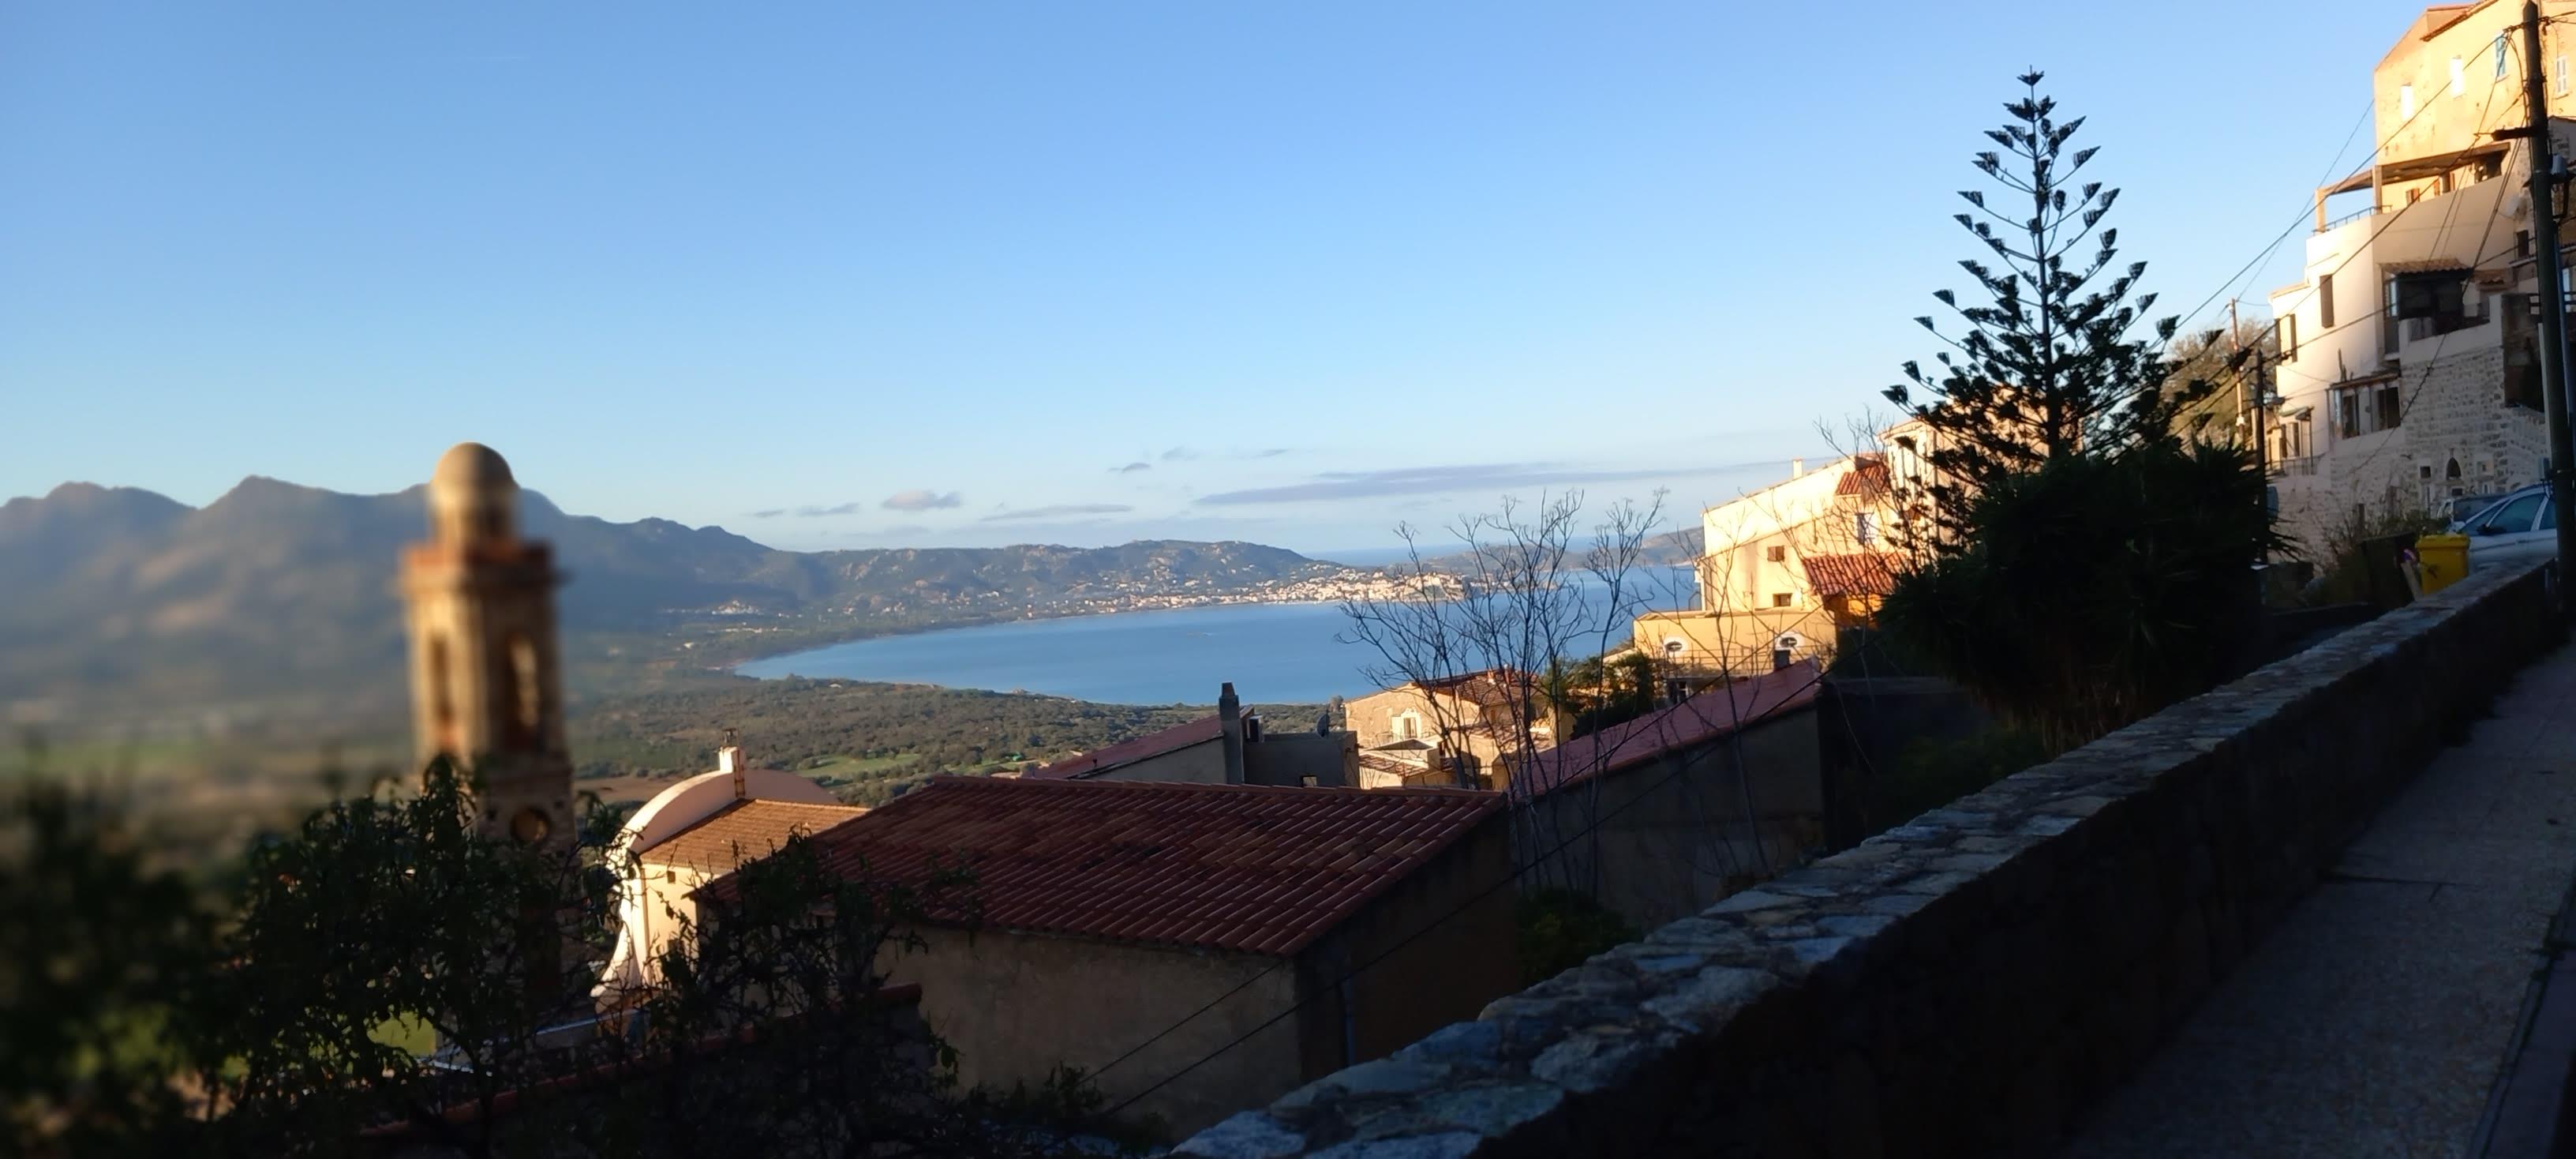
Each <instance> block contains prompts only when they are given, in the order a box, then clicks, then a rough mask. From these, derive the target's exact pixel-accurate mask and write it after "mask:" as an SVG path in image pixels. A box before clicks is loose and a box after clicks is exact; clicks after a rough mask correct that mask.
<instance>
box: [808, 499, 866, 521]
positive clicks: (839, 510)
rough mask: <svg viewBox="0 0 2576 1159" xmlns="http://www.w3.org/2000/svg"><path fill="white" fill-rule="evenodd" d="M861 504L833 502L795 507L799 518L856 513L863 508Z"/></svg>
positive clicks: (818, 517) (817, 517)
mask: <svg viewBox="0 0 2576 1159" xmlns="http://www.w3.org/2000/svg"><path fill="white" fill-rule="evenodd" d="M863 506H864V505H862V504H858V503H835V504H833V505H831V506H829V507H799V508H797V509H796V517H797V518H799V519H821V518H823V517H825V516H827V515H856V514H858V513H859V512H860V511H861V510H862V509H863Z"/></svg>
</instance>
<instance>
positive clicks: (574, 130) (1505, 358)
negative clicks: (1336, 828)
mask: <svg viewBox="0 0 2576 1159" xmlns="http://www.w3.org/2000/svg"><path fill="white" fill-rule="evenodd" d="M2419 10H2420V9H2419V7H2418V6H2416V5H2410V4H2404V3H2378V2H2373V3H2365V4H2352V3H2340V4H2333V5H2328V4H2325V3H2321V2H2312V3H2277V2H2275V3H2265V4H2243V3H2226V4H2220V3H2202V2H2197V0H2177V2H2173V3H2159V4H2126V5H2087V4H2063V3H2060V4H2048V5H2042V4H2025V3H1994V4H1987V5H1980V6H1974V7H1961V6H1956V5H1946V4H1922V3H1903V4H1886V3H1881V4H1871V3H1859V4H1851V5H1846V6H1843V7H1842V8H1840V9H1835V10H1832V11H1831V14H1830V15H1827V11H1828V10H1826V9H1821V8H1815V7H1811V6H1806V5H1784V4H1771V5H1749V4H1710V3H1706V2H1704V0H1703V2H1699V3H1673V4H1582V5H1575V4H1563V3H1547V4H1522V3H1506V2H1495V0H1484V2H1478V3H1457V4H1388V3H1347V4H1339V3H1298V4H1289V3H1205V2H1191V3H1169V4H1163V3H1156V4H1144V3H1135V4H1125V3H1117V4H1113V3H1079V4H1075V3H1028V4H1002V3H994V4H975V5H963V4H844V3H829V4H791V3H775V4H760V5H724V6H716V5H704V4H669V5H658V4H618V5H607V4H573V3H563V4H542V5H528V4H488V5H487V4H437V5H426V4H424V5H399V6H398V5H352V4H336V3H330V4H326V3H311V4H272V3H256V2H245V3H228V4H205V3H165V4H132V5H124V4H119V5H104V4H95V3H86V2H71V3H52V2H33V3H30V2H19V3H12V4H8V5H5V6H0V141H6V142H9V145H8V147H7V148H6V149H5V150H0V429H9V430H12V431H13V432H14V433H13V436H12V437H10V438H9V439H8V440H7V446H8V453H7V454H6V455H5V456H0V497H5V496H9V495H22V494H41V493H43V492H45V491H46V490H49V489H51V488H52V487H53V486H54V485H56V484H58V483H61V482H63V481H65V480H70V479H82V480H90V481H95V482H101V483H111V484H128V485H135V486H142V487H148V488H151V489H154V490H157V491H161V492H163V493H166V494H169V495H171V496H173V497H175V498H178V499H180V500H183V501H186V502H190V503H204V502H208V501H210V500H212V499H214V498H215V497H217V496H218V495H220V494H221V493H222V492H223V491H225V490H226V489H227V488H229V487H230V486H231V485H232V484H233V483H235V482H236V481H238V480H239V479H240V478H241V477H242V476H244V475H247V474H254V473H256V474H262V475H269V476H274V477H278V478H284V479H289V480H292V481H296V482H301V483H309V484H313V485H317V486H326V487H331V488H335V489H339V490H344V491H389V490H395V489H399V488H401V487H404V486H407V485H409V484H411V483H413V482H415V481H417V480H419V479H421V478H423V477H425V475H426V473H427V471H428V469H429V466H430V464H431V463H432V462H434V461H435V459H436V457H437V455H438V453H439V452H440V451H441V450H442V449H444V448H445V447H446V446H447V445H448V444H450V443H452V442H455V441H457V440H460V439H467V438H473V439H480V440H483V441H485V442H489V443H491V444H492V445H494V446H495V447H497V448H499V449H500V450H501V451H502V452H503V453H504V454H506V455H508V456H509V457H510V459H511V461H512V463H513V465H514V466H515V468H516V470H517V472H518V474H519V477H520V479H521V480H522V481H523V482H525V483H527V484H528V485H530V486H532V487H535V488H538V489H540V490H542V491H545V492H546V493H547V494H548V495H550V496H551V497H553V498H554V499H555V500H556V501H557V502H558V503H560V504H562V505H563V506H564V507H566V508H567V509H569V510H572V511H576V512H584V513H590V514H597V515H602V516H606V517H609V518H613V519H634V518H638V517H642V516H647V515H658V516H664V517H668V518H674V519H679V520H682V521H684V522H687V523H691V524H709V523H714V524H721V525H723V526H725V527H727V528H730V529H733V530H735V531H739V532H742V533H744V534H747V535H751V536H752V537H754V538H757V539H760V540H762V541H764V542H769V543H773V544H776V545H778V546H782V547H791V548H800V549H807V548H819V547H835V546H870V545H885V544H931V543H943V544H946V543H955V544H985V543H1002V542H1022V541H1031V540H1044V541H1054V542H1072V543H1103V542H1116V541H1121V540H1125V539H1130V538H1136V537H1140V536H1179V537H1189V538H1220V537H1222V538H1244V539H1254V540H1261V541H1266V542H1273V543H1280V544H1284V545H1287V546H1291V547H1297V548H1302V549H1307V550H1331V549H1336V548H1356V547H1363V546H1368V545H1373V544H1379V543H1383V542H1385V541H1387V539H1388V538H1389V534H1388V529H1389V528H1390V527H1391V526H1392V525H1393V524H1394V523H1396V522H1397V521H1399V520H1407V521H1412V522H1415V523H1418V524H1432V525H1436V524H1440V523H1442V522H1444V521H1446V520H1448V519H1450V518H1451V517H1454V516H1455V515H1457V514H1459V513H1461V512H1470V511H1483V510H1488V509H1491V508H1492V507H1493V506H1494V504H1495V501H1496V500H1497V499H1498V498H1499V497H1500V496H1502V495H1504V494H1520V495H1525V496H1526V495H1535V494H1536V493H1537V492H1538V491H1539V490H1541V489H1543V488H1562V487H1566V486H1581V487H1583V488H1585V489H1586V491H1587V493H1588V494H1589V495H1591V496H1592V497H1593V498H1594V499H1596V500H1599V499H1606V498H1610V497H1613V496H1621V495H1636V496H1641V497H1642V496H1644V495H1646V494H1648V493H1650V492H1652V491H1653V490H1655V489H1657V488H1659V487H1660V488H1667V489H1669V491H1670V493H1671V494H1670V499H1669V501H1668V502H1669V505H1670V506H1671V507H1672V508H1673V509H1674V510H1676V511H1677V512H1678V513H1680V516H1681V518H1683V519H1690V518H1694V517H1695V514H1694V513H1695V512H1696V510H1697V508H1698V507H1699V506H1701V505H1702V504H1705V503H1708V502H1713V501H1718V500H1722V499H1724V498H1727V497H1729V496H1731V495H1733V494H1735V493H1736V492H1737V491H1739V490H1740V489H1742V488H1743V487H1745V486H1747V485H1749V484H1752V483H1756V482H1759V481H1762V480H1766V479H1768V478H1770V477H1772V476H1774V475H1777V474H1778V473H1779V472H1780V471H1781V470H1783V468H1784V464H1785V460H1787V459H1788V458H1789V457H1791V456H1792V455H1799V454H1805V455H1809V456H1817V455H1821V454H1823V453H1824V452H1825V451H1826V440H1825V439H1824V437H1823V436H1821V435H1820V434H1818V433H1817V430H1816V424H1817V423H1818V421H1819V420H1826V421H1829V422H1833V423H1836V424H1837V425H1839V424H1840V423H1841V421H1842V420H1844V419H1846V418H1847V417H1849V416H1852V415H1856V414H1859V413H1860V412H1862V411H1863V410H1864V409H1866V408H1869V407H1870V406H1872V405H1873V404H1874V403H1876V402H1877V399H1876V392H1877V390H1878V389H1879V388H1880V387H1882V386H1884V385H1885V384H1886V383H1888V382H1890V381H1893V380H1894V378H1895V377H1896V374H1897V364H1898V363H1899V362H1901V361H1903V360H1905V359H1907V358H1917V357H1925V356H1928V354H1929V353H1930V352H1931V349H1932V346H1931V344H1930V339H1929V336H1928V335H1925V334H1923V333H1922V332H1921V331H1920V330H1919V329H1917V328H1916V327H1915V326H1914V325H1913V324H1912V323H1911V322H1910V321H1908V319H1910V318H1911V317H1913V316H1914V315H1916V314H1921V313H1925V312H1927V311H1929V310H1932V309H1934V308H1935V306H1934V304H1933V303H1932V302H1931V300H1930V297H1929V294H1930V292H1931V291H1932V290H1934V289H1936V288H1939V287H1943V286H1953V285H1957V284H1959V283H1960V282H1961V281H1962V275H1960V274H1959V272H1958V271H1957V269H1956V267H1955V265H1954V263H1955V262H1956V261H1957V260H1958V259H1959V258H1961V257H1965V256H1968V255H1969V252H1970V251H1969V248H1968V246H1967V245H1966V244H1963V243H1964V242H1965V240H1966V239H1964V238H1963V236H1962V235H1961V234H1960V232H1959V230H1958V229H1957V227H1956V226H1955V225H1953V224H1952V223H1951V222H1950V221H1949V215H1950V214H1951V213H1952V212H1953V206H1954V205H1955V204H1956V202H1955V200H1954V197H1953V191H1955V190H1958V189H1964V188H1971V187H1975V185H1976V184H1977V181H1978V180H1979V179H1978V178H1977V175H1976V174H1974V173H1973V172H1972V171H1971V170H1970V169H1969V168H1968V164H1967V157H1968V155H1969V154H1970V153H1971V152H1973V151H1974V150H1976V149H1978V148H1980V147H1982V145H1983V139H1982V137H1981V136H1980V135H1979V134H1980V131H1981V130H1982V129H1984V128H1986V127H1988V126H1990V125H1992V124H1994V123H1995V122H1996V121H1997V120H1999V119H2000V110H1999V103H2000V102H2002V101H2004V100H2006V99H2008V98H2010V97H2012V96H2013V95H2015V86H2014V84H2013V81H2012V77H2013V75H2014V74H2015V73H2016V72H2019V71H2020V70H2022V69H2023V68H2025V67H2029V66H2034V65H2036V66H2039V67H2042V68H2044V69H2046V70H2047V71H2048V72H2049V83H2048V88H2049V89H2050V90H2051V91H2052V92H2054V93H2055V94H2056V95H2057V96H2058V98H2059V100H2060V102H2061V104H2062V105H2063V106H2065V107H2066V108H2067V109H2068V110H2069V111H2070V112H2074V113H2079V114H2082V115H2086V116H2088V117H2090V118H2091V120H2090V121H2089V122H2088V124H2087V127H2086V129H2085V131H2084V134H2083V136H2082V138H2081V139H2080V140H2081V141H2082V142H2089V143H2090V144H2093V145H2099V146H2102V148H2103V152H2102V154H2101V155H2100V156H2099V157H2098V158H2097V159H2096V160H2095V163H2094V164H2095V167H2096V172H2097V174H2098V176H2100V177H2101V178H2103V179H2105V180H2107V181H2110V182H2111V183H2113V184H2117V185H2120V186H2122V187H2123V188H2124V190H2125V193H2124V196H2123V199H2122V201H2121V203H2120V206H2119V208H2118V210H2117V211H2116V213H2115V220H2116V223H2117V224H2118V225H2119V227H2120V230H2121V237H2122V241H2123V245H2124V256H2125V257H2133V258H2139V259H2144V260H2147V261H2148V262H2150V263H2151V269H2150V272H2149V275H2148V284H2149V288H2152V289H2156V290H2160V291H2162V292H2163V293H2164V302H2163V305H2164V306H2165V307H2166V308H2168V309H2171V310H2174V311H2180V310H2185V309H2189V308H2190V307H2191V306H2193V305H2195V304H2197V303H2198V302H2200V301H2201V300H2202V299H2203V298H2204V297H2207V296H2208V295H2209V294H2211V293H2212V292H2213V291H2215V290H2218V289H2219V288H2220V287H2221V286H2222V285H2223V284H2226V280H2227V278H2228V276H2229V275H2230V274H2231V273H2232V272H2233V271H2235V270H2236V269H2237V267H2239V266H2240V265H2242V264H2243V263H2244V262H2245V261H2246V260H2247V259H2249V258H2251V257H2253V256H2254V255H2255V254H2256V253H2258V252H2259V251H2261V250H2262V249H2263V247H2264V246H2265V245H2267V244H2268V243H2269V242H2270V241H2271V240H2272V238H2273V237H2274V236H2275V235H2276V234H2277V233H2279V232H2280V230H2281V229H2282V228H2283V227H2284V226H2285V225H2288V224H2289V223H2290V222H2291V221H2292V220H2293V219H2295V218H2297V217H2299V216H2300V214H2301V213H2302V211H2303V210H2304V208H2305V205H2306V199H2307V197H2308V192H2307V191H2308V190H2309V189H2310V188H2311V187H2312V186H2314V185H2315V184H2316V183H2317V181H2318V179H2319V178H2320V176H2321V175H2323V174H2324V172H2325V171H2326V168H2327V166H2328V164H2329V162H2330V161H2331V160H2332V159H2333V158H2334V157H2335V155H2336V150H2337V147H2338V145H2340V144H2341V143H2343V142H2344V141H2345V139H2346V137H2347V134H2348V133H2350V131H2351V130H2352V129H2353V127H2354V125H2355V124H2356V123H2357V121H2358V119H2359V117H2360V116H2361V115H2362V112H2363V110H2364V108H2365V106H2366V104H2367V101H2368V96H2369V87H2368V86H2369V69H2370V66H2371V65H2372V63H2374V62H2375V61H2376V60H2377V59H2378V58H2379V56H2380V55H2381V54H2382V53H2383V52H2384V51H2386V49H2387V48H2388V46H2389V44H2390V43H2391V42H2393V40H2394V39H2395V37H2396V36H2397V35H2398V34H2399V33H2400V32H2401V31H2402V30H2403V29H2404V28H2405V26H2406V24H2407V23H2408V21H2409V20H2410V19H2411V18H2412V16H2413V14H2414V13H2416V12H2417V11H2419ZM2367 137H2368V134H2367V130H2365V131H2364V133H2363V135H2362V138H2361V139H2360V140H2358V141H2356V142H2354V144H2353V146H2352V148H2351V149H2350V150H2348V151H2346V152H2345V153H2344V155H2343V161H2342V165H2341V168H2344V169H2349V168H2350V167H2351V166H2352V165H2354V164H2355V163H2357V162H2358V161H2359V160H2360V159H2361V157H2362V155H2363V153H2364V152H2365V151H2366V150H2367V148H2368V146H2369V142H2368V139H2367ZM2297 246H2298V239H2297V238H2296V237H2293V238H2292V239H2291V240H2290V241H2289V242H2288V243H2286V244H2285V245H2283V246H2282V247H2281V249H2280V250H2279V251H2278V252H2276V253H2275V254H2274V256H2273V258H2272V260H2271V261H2270V262H2269V263H2268V264H2267V265H2266V266H2265V268H2262V269H2258V270H2256V271H2255V272H2254V273H2253V274H2251V275H2248V276H2247V277H2246V279H2245V280H2244V282H2243V283H2241V284H2242V285H2244V286H2247V287H2250V289H2248V290H2247V292H2248V293H2250V294H2251V295H2252V296H2254V297H2255V298H2257V299H2259V298H2260V296H2261V293H2262V291H2263V290H2264V289H2266V288H2268V287H2270V286H2272V285H2274V284H2276V283H2278V282H2281V281H2286V280H2289V279H2291V278H2293V277H2295V276H2296V275H2295V273H2294V271H2295V268H2296V262H2297V252H2296V251H2297ZM2160 312H2162V311H2160ZM1879 405H1882V406H1883V404H1879Z"/></svg>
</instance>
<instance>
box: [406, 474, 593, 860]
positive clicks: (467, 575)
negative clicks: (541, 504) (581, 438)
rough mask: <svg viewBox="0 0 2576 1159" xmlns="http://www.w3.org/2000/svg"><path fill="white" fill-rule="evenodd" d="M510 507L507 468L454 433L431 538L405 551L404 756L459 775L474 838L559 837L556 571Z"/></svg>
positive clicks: (564, 830) (567, 810)
mask: <svg viewBox="0 0 2576 1159" xmlns="http://www.w3.org/2000/svg"><path fill="white" fill-rule="evenodd" d="M518 506H519V485H518V482H517V481H516V480H514V479H512V478H511V476H510V465H509V464H508V463H506V462H503V461H502V459H501V456H500V455H499V454H497V453H495V452H494V451H493V450H492V448H490V447H486V446H484V445H482V444H481V443H458V444H457V445H456V446H455V447H453V448H451V449H449V451H448V452H447V453H446V454H445V455H443V456H440V458H439V460H438V469H437V471H436V472H435V473H433V474H432V475H431V476H430V482H429V528H430V538H429V541H428V542H426V543H418V544H414V545H412V547H411V549H410V550H409V551H408V552H407V553H406V554H405V555H404V558H403V578H402V589H403V598H404V603H405V607H406V609H407V612H408V615H407V617H406V619H407V620H408V623H409V627H410V634H411V687H412V733H413V738H414V746H415V754H416V756H417V758H418V763H419V765H420V767H422V768H424V769H425V768H427V766H428V764H429V762H430V761H431V760H433V759H434V758H437V757H439V756H446V757H448V758H450V759H452V760H454V761H455V762H456V763H457V764H458V766H459V767H460V768H462V769H463V770H465V771H466V772H467V773H468V774H470V775H471V777H472V778H473V782H474V784H475V786H476V788H475V792H476V798H477V799H476V808H477V811H478V812H477V817H476V822H477V824H478V826H479V827H480V828H481V829H482V831H483V832H484V834H485V835H486V836H490V837H495V838H506V839H508V840H512V841H516V842H520V843H522V844H540V843H543V844H547V845H551V846H555V847H559V848H568V847H569V846H570V844H571V842H572V839H573V816H572V758H571V754H570V753H569V752H568V751H567V749H566V747H565V744H564V725H563V677H562V668H561V663H560V657H559V655H558V652H557V648H556V641H555V602H554V589H555V586H556V585H557V584H558V583H560V582H561V579H562V577H561V576H560V575H559V574H558V573H557V572H556V571H555V569H554V557H553V553H552V552H551V551H550V550H549V549H548V548H547V546H546V545H545V544H543V543H537V542H533V541H530V540H525V539H521V538H519V527H518Z"/></svg>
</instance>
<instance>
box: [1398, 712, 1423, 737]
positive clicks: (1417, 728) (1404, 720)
mask: <svg viewBox="0 0 2576 1159" xmlns="http://www.w3.org/2000/svg"><path fill="white" fill-rule="evenodd" d="M1394 731H1395V739H1397V740H1420V739H1422V717H1421V715H1420V714H1418V713H1411V712H1406V713H1398V714H1397V715H1396V718H1395V730H1394Z"/></svg>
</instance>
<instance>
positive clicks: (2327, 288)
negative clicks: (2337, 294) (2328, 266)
mask: <svg viewBox="0 0 2576 1159" xmlns="http://www.w3.org/2000/svg"><path fill="white" fill-rule="evenodd" d="M2317 327H2318V328H2319V329H2322V330H2332V329H2334V275H2333V274H2327V275H2325V276H2324V277H2321V278H2318V279H2317Z"/></svg>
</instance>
